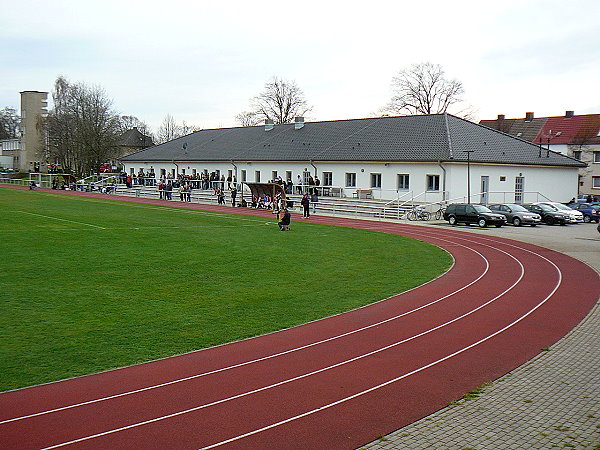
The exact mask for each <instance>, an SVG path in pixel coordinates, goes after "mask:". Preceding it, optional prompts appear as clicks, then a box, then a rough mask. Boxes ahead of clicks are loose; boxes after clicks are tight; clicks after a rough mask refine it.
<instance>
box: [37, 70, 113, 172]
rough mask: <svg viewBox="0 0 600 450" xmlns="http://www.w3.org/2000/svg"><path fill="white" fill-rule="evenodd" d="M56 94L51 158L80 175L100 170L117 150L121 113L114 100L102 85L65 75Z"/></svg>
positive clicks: (50, 126)
mask: <svg viewBox="0 0 600 450" xmlns="http://www.w3.org/2000/svg"><path fill="white" fill-rule="evenodd" d="M52 97H53V100H54V108H53V109H52V111H50V112H49V114H48V117H47V120H46V126H47V131H48V142H49V157H50V158H51V159H52V160H54V161H55V162H58V163H60V164H62V165H63V167H64V168H65V169H66V170H70V171H72V172H74V173H75V174H77V175H84V174H87V173H90V172H91V171H94V172H96V171H98V170H99V167H100V164H101V163H104V162H107V161H108V160H109V159H111V158H113V157H115V155H116V151H117V141H118V136H119V130H120V128H119V116H118V115H117V114H116V113H115V112H114V111H113V110H112V108H111V103H112V102H111V101H110V100H109V99H108V98H107V97H106V94H105V93H104V91H103V90H102V89H101V88H99V87H93V88H90V87H88V86H86V85H85V84H83V83H77V84H71V83H69V82H68V81H67V80H66V79H65V78H64V77H58V78H57V79H56V82H55V84H54V91H53V92H52Z"/></svg>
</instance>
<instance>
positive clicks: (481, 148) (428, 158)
mask: <svg viewBox="0 0 600 450" xmlns="http://www.w3.org/2000/svg"><path fill="white" fill-rule="evenodd" d="M464 150H475V152H474V153H472V154H471V160H472V161H474V162H477V161H479V162H493V163H519V164H544V165H560V166H575V167H581V166H583V164H582V163H581V162H579V161H577V160H574V159H572V158H568V157H566V156H563V155H560V154H557V153H553V152H551V153H550V156H549V157H546V153H545V152H542V153H543V157H541V158H540V157H539V150H538V147H537V146H535V145H533V144H531V143H528V142H526V141H523V140H521V139H517V138H514V137H511V136H509V135H507V134H504V133H501V132H499V131H496V130H493V129H490V128H487V127H485V126H482V125H478V124H475V123H472V122H469V121H466V120H463V119H460V118H458V117H454V116H451V115H446V114H436V115H426V116H402V117H380V118H371V119H355V120H336V121H330V122H307V123H305V125H304V127H302V128H300V129H298V130H296V129H295V128H294V124H285V125H275V126H274V128H273V129H272V130H270V131H265V128H264V126H255V127H240V128H221V129H212V130H201V131H197V132H195V133H192V134H189V135H187V136H184V137H181V138H178V139H175V140H173V141H170V142H166V143H164V144H161V145H157V146H154V147H150V148H146V149H144V150H141V151H139V152H137V153H134V154H132V155H129V156H126V157H124V158H123V161H148V162H151V161H173V160H175V161H231V160H234V161H310V160H314V161H389V162H395V161H417V162H418V161H423V162H437V161H464V160H466V158H467V156H466V155H467V154H466V153H464Z"/></svg>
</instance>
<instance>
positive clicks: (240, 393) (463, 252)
mask: <svg viewBox="0 0 600 450" xmlns="http://www.w3.org/2000/svg"><path fill="white" fill-rule="evenodd" d="M74 194H75V195H81V194H79V193H74ZM88 195H89V194H88ZM102 198H106V196H102ZM113 198H114V197H113ZM119 200H125V201H137V202H142V203H153V204H165V203H164V202H159V201H153V200H144V199H119ZM178 206H179V205H178ZM186 207H191V208H194V209H203V210H212V211H223V212H229V213H231V212H233V211H234V210H232V209H231V208H221V207H213V206H210V205H186ZM239 212H240V211H239V209H236V210H235V213H239ZM243 212H244V213H246V214H258V215H262V214H263V213H261V212H257V211H243ZM310 221H312V222H318V223H323V224H331V225H338V226H349V227H355V228H362V229H371V230H377V231H383V232H386V233H392V234H398V235H403V236H408V237H413V238H416V239H420V240H423V241H427V242H430V243H432V244H434V245H437V246H439V247H441V248H444V249H445V250H447V251H448V252H450V253H451V254H452V256H453V257H454V260H455V264H454V266H453V267H452V268H451V269H450V270H449V271H448V272H447V273H446V274H445V275H443V276H442V277H440V278H438V279H435V280H433V281H431V282H429V283H427V284H425V285H423V286H420V287H419V288H416V289H413V290H411V291H407V292H405V293H402V294H400V295H397V296H393V297H390V298H388V299H385V300H382V301H379V302H377V303H374V304H371V305H369V306H366V307H363V308H359V309H357V310H354V311H350V312H348V313H344V314H340V315H337V316H333V317H330V318H327V319H322V320H319V321H316V322H311V323H309V324H305V325H302V326H299V327H295V328H292V329H288V330H283V331H280V332H277V333H272V334H268V335H265V336H260V337H257V338H253V339H248V340H245V341H240V342H236V343H232V344H228V345H224V346H220V347H214V348H210V349H205V350H201V351H197V352H192V353H188V354H185V355H181V356H177V357H173V358H168V359H163V360H159V361H153V362H150V363H146V364H141V365H137V366H132V367H127V368H123V369H118V370H113V371H109V372H104V373H100V374H95V375H90V376H86V377H81V378H75V379H71V380H65V381H61V382H56V383H50V384H46V385H41V386H36V387H32V388H27V389H21V390H17V391H12V392H6V393H3V394H0V442H2V446H3V447H5V448H15V449H17V448H86V449H88V448H125V447H127V448H131V447H137V448H165V447H168V448H217V447H219V448H266V447H270V448H356V447H358V446H360V445H361V444H364V443H367V442H370V441H372V440H373V439H375V438H376V437H377V436H379V435H383V434H386V433H389V432H390V431H393V430H396V429H398V428H401V427H402V426H404V425H406V424H408V423H411V422H413V421H415V420H417V419H419V418H421V417H424V416H426V415H428V414H430V413H432V412H434V411H436V410H438V409H440V408H442V407H444V406H446V405H447V404H448V403H449V402H450V401H452V400H455V399H457V398H460V397H461V396H462V395H463V394H464V393H465V392H467V391H469V390H470V389H473V388H474V387H476V386H479V385H481V384H482V383H484V382H486V381H489V380H493V379H496V378H499V377H500V376H502V375H504V374H505V373H507V372H509V371H510V370H512V369H514V368H515V367H517V366H519V365H521V364H522V363H524V362H525V361H527V360H529V359H531V358H532V357H533V356H535V355H536V354H537V353H539V352H540V350H541V349H542V348H544V347H549V346H550V345H552V344H553V343H554V342H556V341H557V340H558V339H560V338H561V337H562V336H564V335H565V334H566V333H567V332H568V331H569V330H570V329H571V328H572V327H573V326H575V325H576V324H577V323H578V322H579V321H580V320H581V319H582V318H583V317H585V315H586V314H587V312H588V311H589V310H590V309H591V308H592V307H593V305H594V304H595V302H596V301H597V299H598V296H599V293H600V279H599V277H598V275H597V274H596V272H594V271H593V270H592V269H590V268H589V267H588V266H586V265H585V264H583V263H581V262H579V261H577V260H574V259H573V258H570V257H568V256H566V255H563V254H560V253H557V252H553V251H551V250H548V249H545V248H541V247H537V246H534V245H530V244H527V243H522V242H516V241H511V240H508V239H503V238H497V237H492V236H484V235H479V234H477V235H475V234H469V233H464V232H460V231H458V230H454V229H449V228H446V227H440V228H435V227H422V226H416V225H405V224H396V223H385V222H372V221H364V220H355V219H341V218H332V217H315V216H313V217H312V218H311V219H310ZM582 274H585V277H586V284H587V288H586V291H581V290H578V289H577V287H578V286H577V285H578V280H580V279H581V276H582ZM576 289H577V292H578V295H577V296H573V295H572V292H573V291H574V290H576Z"/></svg>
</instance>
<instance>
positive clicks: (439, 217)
mask: <svg viewBox="0 0 600 450" xmlns="http://www.w3.org/2000/svg"><path fill="white" fill-rule="evenodd" d="M445 212H446V207H445V206H444V205H440V209H438V210H437V211H436V212H435V215H434V217H435V220H442V219H443V218H444V213H445Z"/></svg>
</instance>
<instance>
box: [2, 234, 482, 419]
mask: <svg viewBox="0 0 600 450" xmlns="http://www.w3.org/2000/svg"><path fill="white" fill-rule="evenodd" d="M440 240H442V241H443V240H445V239H440ZM457 245H459V246H461V247H464V248H466V249H468V250H470V251H472V252H474V253H476V254H477V255H478V256H480V257H481V258H482V259H483V260H484V261H485V265H486V266H485V269H484V270H483V272H482V273H481V274H480V275H479V276H478V277H477V278H475V279H474V280H473V281H471V282H470V283H468V284H466V285H464V286H463V287H461V288H459V289H457V290H455V291H453V292H451V293H449V294H447V295H444V296H442V297H439V298H438V299H436V300H432V301H431V302H429V303H426V304H424V305H421V306H419V307H417V308H414V309H412V310H410V311H406V312H404V313H402V314H398V315H396V316H393V317H389V318H387V319H385V320H382V321H379V322H375V323H372V324H371V325H367V326H364V327H361V328H357V329H355V330H352V331H348V332H346V333H342V334H339V335H336V336H332V337H329V338H327V339H323V340H320V341H316V342H312V343H310V344H306V345H303V346H300V347H295V348H292V349H289V350H286V351H283V352H279V353H274V354H272V355H268V356H264V357H262V358H257V359H253V360H250V361H245V362H243V363H239V364H234V365H231V366H227V367H222V368H220V369H215V370H211V371H209V372H203V373H200V374H196V375H191V376H189V377H184V378H179V379H176V380H172V381H167V382H165V383H160V384H156V385H152V386H147V387H144V388H140V389H135V390H131V391H127V392H122V393H119V394H115V395H110V396H106V397H101V398H97V399H93V400H88V401H85V402H81V403H75V404H72V405H67V406H62V407H59V408H54V409H49V410H46V411H40V412H37V413H32V414H27V415H24V416H19V417H14V418H12V419H6V420H2V421H0V425H2V424H5V423H9V422H16V421H18V420H24V419H29V418H33V417H38V416H42V415H46V414H51V413H55V412H59V411H64V410H67V409H72V408H78V407H81V406H85V405H91V404H94V403H99V402H102V401H106V400H111V399H115V398H119V397H125V396H127V395H132V394H137V393H140V392H145V391H149V390H152V389H158V388H161V387H165V386H170V385H173V384H177V383H181V382H184V381H189V380H193V379H196V378H201V377H205V376H208V375H212V374H215V373H219V372H224V371H227V370H231V369H235V368H238V367H243V366H247V365H249V364H254V363H257V362H261V361H266V360H269V359H273V358H277V357H280V356H283V355H287V354H290V353H293V352H297V351H300V350H304V349H307V348H310V347H314V346H316V345H320V344H324V343H326V342H331V341H334V340H336V339H340V338H343V337H345V336H349V335H352V334H355V333H359V332H362V331H365V330H368V329H370V328H373V327H377V326H379V325H382V324H385V323H387V322H391V321H393V320H396V319H399V318H401V317H404V316H407V315H409V314H412V313H414V312H416V311H420V310H421V309H424V308H427V307H429V306H431V305H434V304H436V303H438V302H441V301H442V300H445V299H447V298H449V297H451V296H453V295H456V294H458V293H459V292H461V291H463V290H465V289H467V288H468V287H469V286H472V285H473V284H475V283H477V282H478V281H479V280H481V278H483V277H484V276H485V274H486V273H487V272H488V271H489V267H490V265H489V261H488V260H487V259H486V258H485V257H484V256H483V255H482V254H481V253H479V252H478V251H477V250H474V249H472V248H469V247H468V246H466V245H462V244H457Z"/></svg>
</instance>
